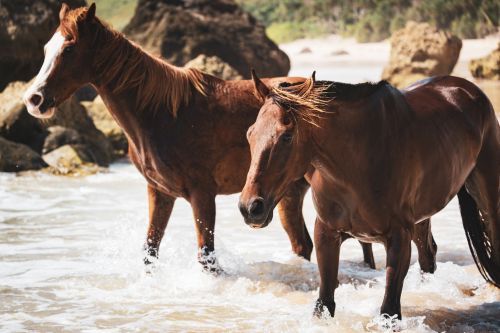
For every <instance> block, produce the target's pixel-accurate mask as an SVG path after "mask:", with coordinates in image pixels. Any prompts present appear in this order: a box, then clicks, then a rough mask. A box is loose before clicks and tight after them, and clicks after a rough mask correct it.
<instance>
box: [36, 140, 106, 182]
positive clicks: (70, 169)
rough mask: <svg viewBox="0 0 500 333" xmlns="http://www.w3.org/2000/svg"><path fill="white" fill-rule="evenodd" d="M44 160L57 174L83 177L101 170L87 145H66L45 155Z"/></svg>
mask: <svg viewBox="0 0 500 333" xmlns="http://www.w3.org/2000/svg"><path fill="white" fill-rule="evenodd" d="M43 159H44V161H45V162H46V163H47V164H48V165H50V166H51V167H52V171H53V172H54V173H56V174H62V175H74V176H75V175H78V176H83V175H88V174H93V173H95V172H97V171H98V170H99V167H97V165H96V164H95V162H96V161H95V160H94V157H93V156H92V152H91V151H89V149H88V146H86V145H80V144H76V145H64V146H61V147H59V148H57V149H55V150H53V151H51V152H50V153H48V154H45V155H43Z"/></svg>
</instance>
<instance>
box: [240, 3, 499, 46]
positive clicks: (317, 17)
mask: <svg viewBox="0 0 500 333" xmlns="http://www.w3.org/2000/svg"><path fill="white" fill-rule="evenodd" d="M236 1H237V2H238V3H239V4H240V5H241V6H242V7H243V8H244V9H245V10H246V11H248V12H250V13H251V14H253V15H254V16H255V17H256V18H257V19H258V20H259V21H260V22H261V23H262V24H264V25H265V26H266V27H267V32H268V34H269V36H270V37H271V38H272V39H273V40H274V41H276V42H278V43H283V42H288V41H290V40H293V39H297V38H302V37H312V36H319V35H323V34H328V33H339V34H342V35H346V36H354V37H356V39H357V40H358V41H360V42H370V41H380V40H383V39H385V38H387V37H389V36H390V34H391V33H392V32H393V31H395V30H397V29H400V28H402V27H403V26H404V25H405V24H406V22H407V21H408V20H414V21H418V22H429V23H431V24H433V25H435V26H437V27H438V28H441V29H448V30H450V31H451V32H453V33H455V34H456V35H458V36H459V37H461V38H477V37H483V36H485V35H487V34H490V33H492V32H495V31H497V30H498V26H499V19H500V1H498V0H236Z"/></svg>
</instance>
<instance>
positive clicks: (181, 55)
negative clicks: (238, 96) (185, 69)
mask: <svg viewBox="0 0 500 333" xmlns="http://www.w3.org/2000/svg"><path fill="white" fill-rule="evenodd" d="M98 10H99V9H98ZM124 33H125V34H126V35H127V36H128V37H130V38H131V39H132V40H134V41H136V42H138V43H139V44H140V45H142V46H143V47H145V48H146V49H147V50H149V51H150V52H152V53H153V54H160V55H161V56H163V57H164V58H165V59H166V60H167V61H169V62H171V63H172V64H174V65H177V66H183V65H184V64H186V63H187V62H188V61H190V60H191V59H194V58H196V57H197V56H198V55H200V54H204V55H206V56H209V57H210V56H217V57H219V58H220V59H222V61H224V62H226V63H228V64H229V65H230V66H231V67H233V68H234V69H235V70H236V71H237V72H238V73H240V74H241V75H243V76H244V77H246V78H249V77H250V69H251V68H254V69H255V70H256V71H257V72H258V73H259V75H262V76H283V75H286V74H288V71H289V70H290V60H289V59H288V56H287V55H286V54H285V53H284V52H283V51H281V50H280V49H279V48H278V46H277V45H276V44H274V42H272V41H271V40H270V39H269V38H268V37H267V36H266V32H265V28H264V27H263V26H261V25H260V24H259V23H257V21H256V20H255V18H253V17H252V16H251V15H250V14H248V13H246V12H244V11H243V10H242V9H241V8H240V7H239V6H238V5H237V4H236V3H235V2H234V1H233V0H158V1H157V0H139V3H138V5H137V8H136V12H135V15H134V17H133V18H132V20H131V21H130V23H129V24H128V25H127V26H126V27H125V29H124Z"/></svg>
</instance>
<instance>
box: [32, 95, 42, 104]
mask: <svg viewBox="0 0 500 333" xmlns="http://www.w3.org/2000/svg"><path fill="white" fill-rule="evenodd" d="M42 102H43V96H42V95H41V94H38V93H36V94H33V95H31V97H30V103H31V104H32V105H33V106H39V105H40V104H42Z"/></svg>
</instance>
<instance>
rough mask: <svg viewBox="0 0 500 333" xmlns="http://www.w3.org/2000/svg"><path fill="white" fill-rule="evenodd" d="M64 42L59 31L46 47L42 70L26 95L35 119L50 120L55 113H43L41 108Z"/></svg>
mask: <svg viewBox="0 0 500 333" xmlns="http://www.w3.org/2000/svg"><path fill="white" fill-rule="evenodd" d="M64 40H65V39H64V36H63V35H62V34H61V33H60V32H59V31H57V32H56V33H55V34H54V35H53V36H52V38H51V39H50V40H49V42H48V43H47V44H46V45H45V59H44V61H43V64H42V68H40V72H38V75H37V76H36V78H35V81H34V82H33V84H32V85H31V86H30V87H29V88H28V90H27V91H26V92H25V93H24V96H23V101H24V104H26V107H27V109H28V112H29V113H30V114H31V115H33V116H35V117H38V118H49V117H50V116H52V114H53V113H54V108H50V109H48V110H44V111H45V112H41V110H40V106H41V105H42V103H43V101H44V99H45V98H47V96H44V94H43V88H44V87H45V84H46V81H47V78H48V77H49V75H50V73H52V71H53V70H54V66H55V62H56V60H57V58H58V57H59V55H60V54H61V52H62V46H63V44H64Z"/></svg>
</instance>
